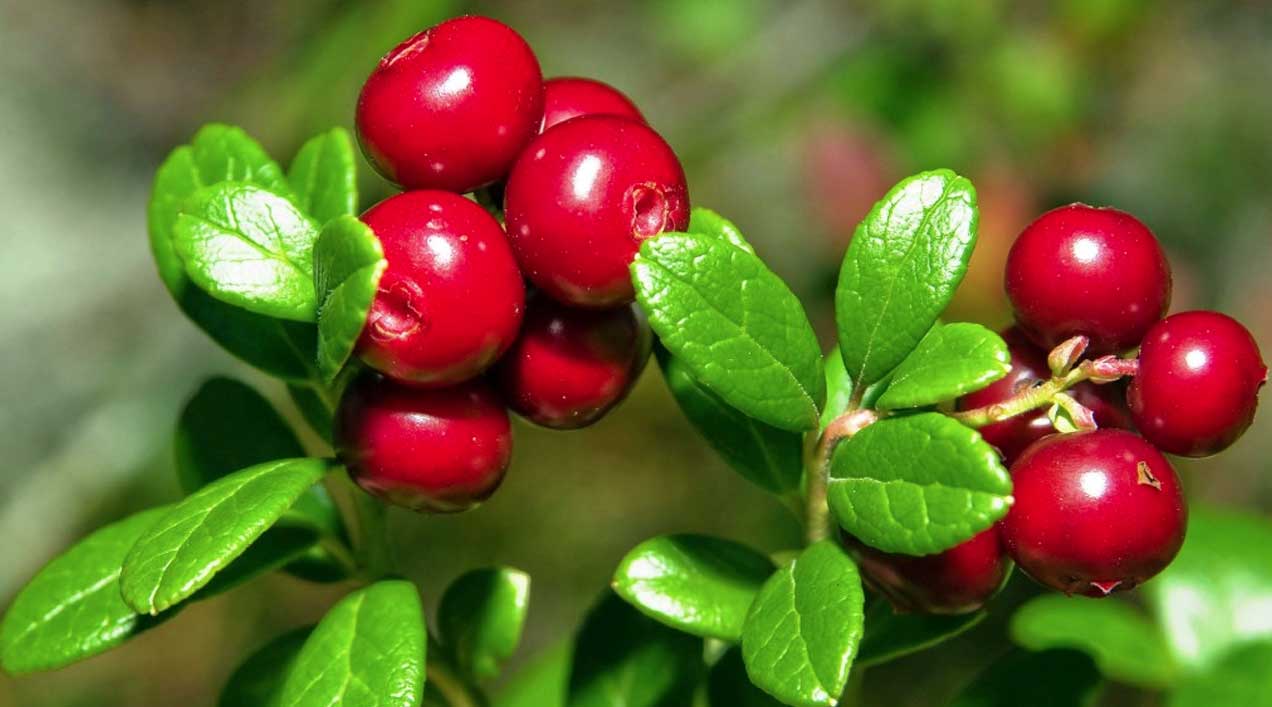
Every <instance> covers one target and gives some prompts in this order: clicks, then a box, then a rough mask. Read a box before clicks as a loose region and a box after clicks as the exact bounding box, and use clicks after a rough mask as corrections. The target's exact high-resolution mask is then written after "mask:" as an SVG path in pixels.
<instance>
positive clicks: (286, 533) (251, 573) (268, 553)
mask: <svg viewBox="0 0 1272 707" xmlns="http://www.w3.org/2000/svg"><path fill="white" fill-rule="evenodd" d="M317 543H318V534H317V533H315V532H314V530H313V529H312V528H309V527H303V526H301V527H296V526H288V525H284V524H282V523H281V522H280V523H279V524H278V525H275V526H274V527H272V528H270V529H268V530H266V531H265V532H264V533H262V534H261V536H260V537H259V538H257V539H256V540H255V541H253V542H252V544H251V545H249V546H248V547H247V549H245V550H244V551H243V552H242V554H240V555H239V556H238V557H235V558H234V559H233V560H232V561H231V562H230V563H229V564H228V565H226V566H225V568H224V569H222V570H220V571H218V572H217V573H216V574H214V575H213V576H212V578H211V579H209V580H208V583H207V584H205V585H203V588H202V589H200V590H199V591H197V592H195V593H194V595H193V597H192V599H193V600H203V599H207V598H209V597H212V596H215V595H217V594H221V593H222V592H227V591H229V590H231V589H233V588H235V587H237V586H239V585H241V584H247V583H248V582H250V581H252V580H253V579H256V578H257V577H260V576H261V575H264V574H268V573H270V572H273V571H274V570H277V569H282V568H283V567H288V571H290V570H291V568H290V567H289V566H288V565H290V564H291V563H293V562H296V561H298V560H301V559H303V558H305V557H306V556H309V555H311V553H312V552H313V550H314V549H315V548H316V547H317Z"/></svg>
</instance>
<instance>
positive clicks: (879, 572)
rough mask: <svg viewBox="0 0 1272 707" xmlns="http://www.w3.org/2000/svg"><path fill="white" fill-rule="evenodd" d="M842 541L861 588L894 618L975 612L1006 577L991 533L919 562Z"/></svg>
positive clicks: (1008, 565)
mask: <svg viewBox="0 0 1272 707" xmlns="http://www.w3.org/2000/svg"><path fill="white" fill-rule="evenodd" d="M843 541H844V546H845V547H846V548H847V549H848V551H849V553H851V554H852V555H853V557H854V558H856V560H857V566H858V567H859V568H860V569H861V573H862V575H863V576H864V577H865V579H866V582H867V583H868V584H869V585H870V586H871V587H873V588H874V589H875V590H876V591H878V592H879V593H881V594H883V595H884V596H885V597H887V598H888V601H889V603H891V604H892V607H893V609H895V610H896V611H900V612H919V613H925V614H966V613H968V612H971V611H976V610H977V609H979V608H981V607H982V606H984V605H985V602H987V601H989V600H990V598H991V597H993V596H994V595H995V594H997V593H998V590H999V589H1000V588H1002V586H1003V582H1004V581H1005V580H1006V579H1007V574H1008V573H1009V572H1010V571H1011V560H1009V559H1008V558H1007V555H1006V551H1005V550H1004V549H1003V544H1002V540H1001V539H1000V538H999V535H998V528H996V527H994V528H990V529H989V530H986V531H984V532H982V533H980V534H978V535H976V536H974V537H973V538H972V539H971V540H968V541H966V542H964V543H962V544H961V545H957V546H955V547H953V548H950V549H949V550H946V551H945V552H940V553H936V554H934V555H924V556H922V557H916V556H914V555H902V554H894V553H887V552H883V551H881V550H876V549H875V548H872V547H870V546H868V545H866V544H864V543H862V542H861V541H859V540H857V539H856V538H853V537H851V536H847V535H844V536H843Z"/></svg>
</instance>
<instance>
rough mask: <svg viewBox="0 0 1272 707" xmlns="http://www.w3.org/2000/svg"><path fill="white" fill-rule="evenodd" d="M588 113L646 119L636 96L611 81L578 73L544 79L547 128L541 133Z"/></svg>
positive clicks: (545, 124) (544, 124) (545, 125)
mask: <svg viewBox="0 0 1272 707" xmlns="http://www.w3.org/2000/svg"><path fill="white" fill-rule="evenodd" d="M584 115H613V116H618V117H620V118H628V119H630V120H634V121H636V122H638V123H643V122H645V116H643V115H641V113H640V109H639V108H637V107H636V104H635V103H632V99H630V98H628V97H627V96H626V95H624V94H623V92H622V91H619V90H618V89H617V88H614V87H613V86H611V85H609V84H607V83H602V82H600V81H597V80H595V79H586V78H580V77H575V76H562V77H559V78H555V79H548V80H547V81H544V82H543V127H542V128H541V129H540V131H539V132H544V131H546V130H547V129H548V128H551V127H553V126H555V125H558V124H560V123H564V122H565V121H567V120H570V119H571V118H578V117H579V116H584Z"/></svg>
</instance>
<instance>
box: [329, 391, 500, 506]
mask: <svg viewBox="0 0 1272 707" xmlns="http://www.w3.org/2000/svg"><path fill="white" fill-rule="evenodd" d="M335 443H336V449H337V452H338V454H339V456H340V460H341V462H342V463H344V464H345V466H346V467H348V469H349V475H350V477H351V478H352V479H353V480H354V482H355V483H357V484H358V486H360V487H362V489H363V490H364V491H366V492H367V493H370V494H372V495H374V496H378V497H380V498H383V499H385V500H386V501H389V502H390V503H394V504H396V505H399V506H403V507H406V508H410V509H412V510H416V511H434V512H439V513H449V512H455V511H462V510H466V509H468V508H472V507H473V506H475V505H477V504H478V503H480V502H481V501H483V500H485V499H486V498H488V497H489V496H490V494H492V493H494V491H495V489H496V488H497V487H498V486H499V483H500V482H501V481H502V480H503V477H504V472H505V471H506V470H507V468H508V461H509V459H510V457H511V455H512V431H511V426H510V425H509V422H508V412H507V411H506V410H505V409H504V407H503V405H502V404H501V402H500V401H499V397H498V396H497V395H496V394H495V393H494V392H493V391H492V390H491V389H490V388H489V387H488V386H487V385H486V383H485V382H483V381H480V380H478V381H470V382H468V383H464V384H462V385H459V386H456V387H454V388H443V389H440V390H426V389H422V388H416V387H412V386H408V385H402V384H400V383H396V382H394V381H391V380H389V379H387V378H384V377H382V376H379V375H375V374H367V375H363V376H361V377H359V378H358V379H356V380H355V381H354V382H353V383H351V384H350V385H349V387H348V389H347V390H346V391H345V393H344V396H343V397H342V398H341V401H340V407H339V409H338V410H337V412H336V423H335Z"/></svg>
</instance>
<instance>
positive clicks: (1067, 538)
mask: <svg viewBox="0 0 1272 707" xmlns="http://www.w3.org/2000/svg"><path fill="white" fill-rule="evenodd" d="M1011 477H1012V483H1013V485H1014V490H1013V491H1012V495H1013V496H1014V497H1015V503H1014V504H1013V505H1012V507H1011V510H1010V511H1009V512H1008V513H1007V516H1006V518H1004V519H1003V520H1002V521H1001V531H1002V536H1003V542H1004V543H1005V544H1006V546H1007V552H1008V554H1010V555H1011V557H1012V559H1014V560H1015V561H1016V564H1017V565H1019V566H1020V568H1021V569H1022V570H1024V571H1025V572H1026V573H1027V574H1028V575H1029V576H1031V577H1033V578H1034V579H1035V580H1037V581H1038V582H1039V583H1041V584H1044V585H1046V586H1048V587H1052V588H1053V589H1058V590H1060V591H1062V592H1065V593H1066V594H1084V595H1086V596H1092V597H1102V596H1106V595H1108V594H1110V593H1112V592H1115V591H1125V590H1128V589H1131V588H1133V587H1136V586H1138V585H1140V584H1142V583H1144V582H1145V581H1147V580H1148V579H1150V578H1151V577H1153V576H1154V575H1156V574H1157V573H1158V572H1160V571H1161V570H1162V569H1163V568H1165V567H1166V565H1168V564H1170V561H1171V560H1172V559H1174V557H1175V555H1176V553H1178V552H1179V547H1180V545H1182V544H1183V542H1184V531H1185V527H1186V525H1187V520H1188V513H1187V510H1186V507H1185V505H1184V496H1183V492H1182V490H1181V489H1180V487H1179V479H1178V478H1177V477H1176V476H1175V471H1174V469H1172V468H1171V466H1170V463H1169V462H1167V461H1166V458H1165V457H1163V456H1162V454H1161V452H1159V451H1157V448H1155V447H1154V446H1153V445H1151V444H1149V443H1148V442H1147V441H1145V440H1144V439H1143V438H1142V437H1139V436H1138V435H1136V434H1134V433H1131V432H1127V431H1125V430H1094V431H1091V432H1075V433H1073V434H1066V435H1053V436H1051V437H1047V438H1045V439H1043V440H1041V441H1039V442H1036V443H1035V444H1034V445H1033V446H1031V447H1029V449H1027V450H1025V452H1024V454H1022V455H1021V456H1020V459H1018V460H1017V461H1016V463H1015V464H1013V465H1012V467H1011Z"/></svg>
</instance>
